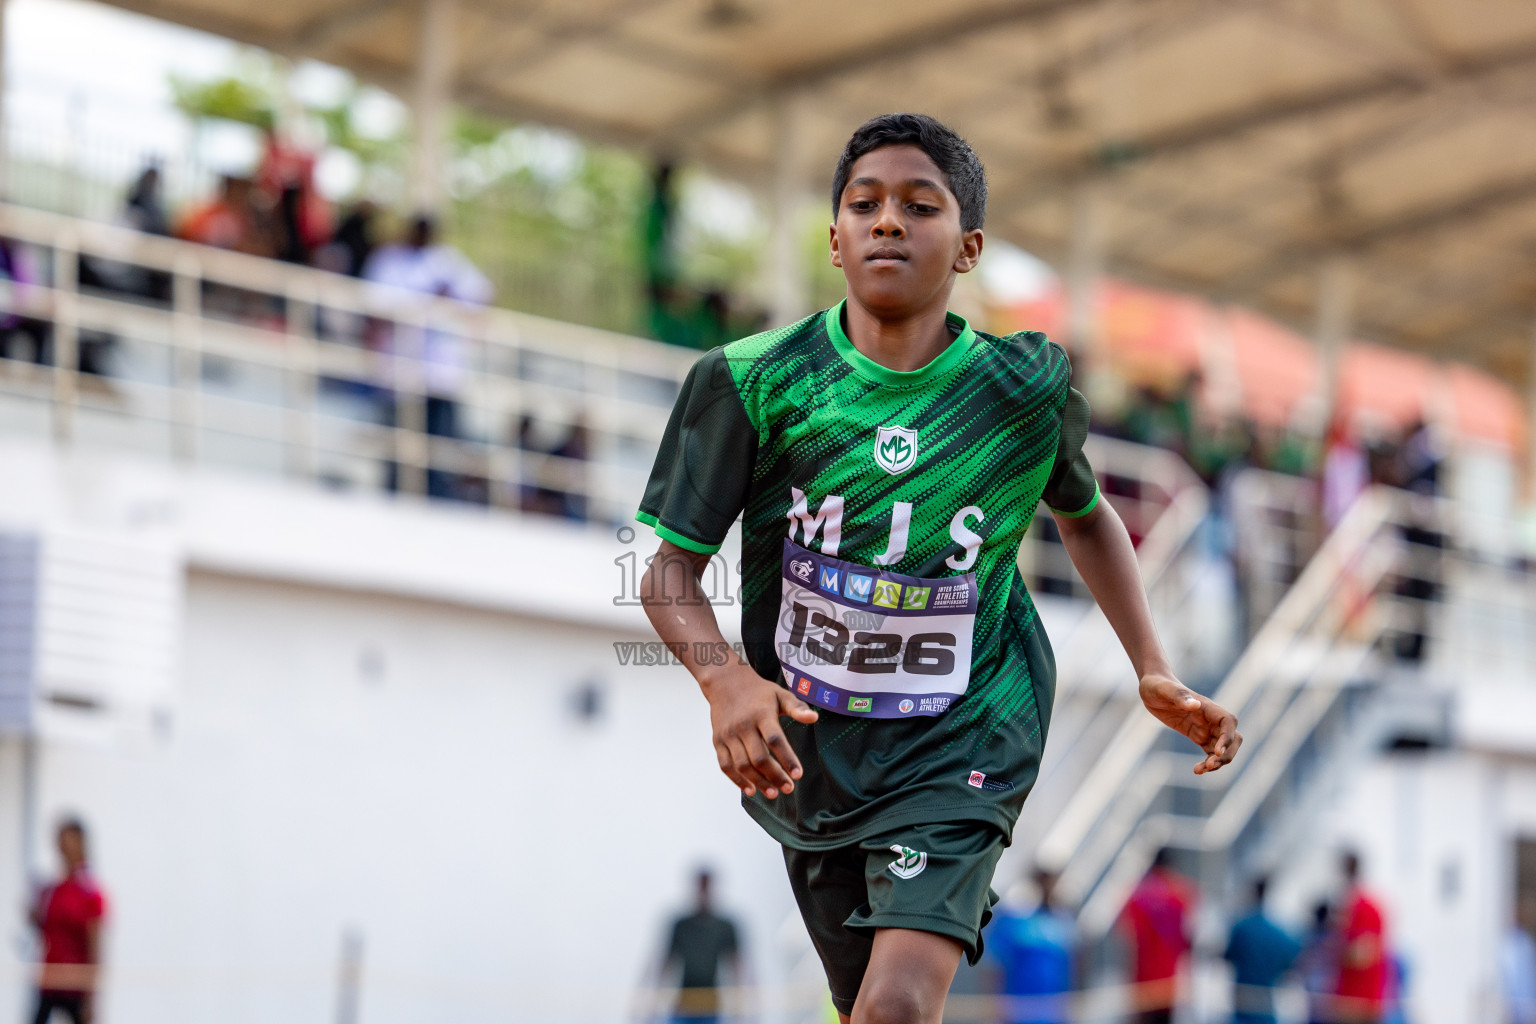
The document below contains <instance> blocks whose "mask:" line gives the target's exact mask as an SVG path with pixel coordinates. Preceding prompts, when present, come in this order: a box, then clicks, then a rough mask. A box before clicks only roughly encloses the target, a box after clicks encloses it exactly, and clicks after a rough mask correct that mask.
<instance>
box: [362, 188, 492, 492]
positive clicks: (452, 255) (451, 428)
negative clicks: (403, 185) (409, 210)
mask: <svg viewBox="0 0 1536 1024" xmlns="http://www.w3.org/2000/svg"><path fill="white" fill-rule="evenodd" d="M436 236H437V226H436V223H435V222H434V221H433V220H432V218H431V217H427V216H418V217H417V218H416V219H415V220H413V221H412V222H411V225H410V229H409V230H408V231H407V233H406V236H405V238H404V239H403V240H402V241H400V242H395V243H391V244H389V245H384V246H381V247H379V248H378V249H376V250H375V251H374V252H373V254H372V255H371V256H370V257H369V258H368V261H367V263H366V264H365V265H364V267H363V277H364V278H366V279H367V280H369V281H371V282H373V283H374V284H376V285H381V286H384V287H383V288H382V289H381V290H380V293H379V297H378V300H379V302H380V303H381V304H384V305H393V306H397V307H398V306H401V305H402V303H401V301H400V299H401V296H400V292H401V291H409V292H417V293H420V294H422V295H432V296H438V297H441V298H449V299H457V300H458V301H460V302H469V303H474V304H476V305H484V304H485V303H487V302H490V301H491V292H492V289H491V282H490V280H489V279H488V278H487V277H486V276H485V275H484V274H482V273H481V272H480V270H479V268H477V267H476V266H475V265H474V264H473V263H471V262H470V261H469V259H468V258H467V257H466V256H465V255H464V254H463V253H461V252H459V250H457V249H455V248H453V247H452V246H449V245H442V244H439V243H438V242H437V237H436ZM377 344H378V347H379V348H381V349H382V350H384V351H387V352H390V353H392V354H395V355H402V356H407V357H409V358H412V359H415V360H417V361H419V362H420V363H421V368H422V374H421V376H422V383H423V386H424V387H425V389H426V430H427V433H428V434H431V435H432V436H434V437H447V438H457V437H459V436H460V424H459V411H458V399H459V392H460V390H461V389H462V388H463V385H464V378H465V374H466V373H467V371H468V353H467V351H466V348H465V341H464V339H463V338H462V337H460V336H459V335H457V334H455V333H453V332H452V331H445V330H442V329H439V328H427V329H426V330H422V329H420V328H416V327H411V326H408V325H405V324H397V325H395V326H394V329H393V331H391V332H390V333H388V334H386V335H383V336H381V337H379V338H378V339H377ZM396 405H397V408H396V409H395V411H394V419H393V422H395V423H400V422H401V417H400V416H399V409H398V399H397V401H396ZM470 485H471V482H470V481H468V480H466V479H465V478H463V477H461V476H459V475H458V474H454V473H450V472H447V471H445V470H440V469H429V470H428V471H427V493H428V494H429V495H431V496H433V497H437V498H457V497H462V496H464V493H465V491H466V488H467V487H469V486H470Z"/></svg>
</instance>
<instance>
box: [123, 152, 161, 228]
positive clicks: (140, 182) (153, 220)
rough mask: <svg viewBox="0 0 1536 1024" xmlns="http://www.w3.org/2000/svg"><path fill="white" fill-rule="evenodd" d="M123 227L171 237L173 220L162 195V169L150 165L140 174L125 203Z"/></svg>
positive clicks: (129, 190)
mask: <svg viewBox="0 0 1536 1024" xmlns="http://www.w3.org/2000/svg"><path fill="white" fill-rule="evenodd" d="M122 222H123V226H124V227H127V228H132V229H133V230H134V231H142V232H144V233H145V234H148V235H169V234H170V233H171V220H170V218H169V217H167V216H166V213H165V200H164V199H163V198H162V197H161V195H160V168H159V166H158V165H156V164H150V165H149V166H148V167H146V168H144V170H142V171H140V172H139V176H138V178H137V179H135V180H134V183H133V186H132V187H131V188H129V189H128V196H127V198H126V199H125V200H124V201H123V216H122Z"/></svg>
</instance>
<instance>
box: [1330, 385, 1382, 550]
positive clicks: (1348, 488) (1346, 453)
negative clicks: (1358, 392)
mask: <svg viewBox="0 0 1536 1024" xmlns="http://www.w3.org/2000/svg"><path fill="white" fill-rule="evenodd" d="M1370 482H1371V474H1370V465H1369V463H1368V462H1367V459H1366V453H1365V449H1364V447H1362V446H1361V444H1360V442H1359V441H1358V440H1356V438H1355V436H1354V433H1353V431H1351V430H1350V429H1349V423H1348V421H1347V419H1346V417H1345V416H1344V415H1343V414H1342V413H1339V414H1337V415H1335V416H1334V418H1333V421H1332V422H1331V423H1330V424H1329V425H1328V438H1327V440H1326V441H1325V442H1324V452H1323V521H1324V522H1325V523H1326V524H1327V526H1328V529H1330V530H1332V529H1333V528H1334V527H1335V526H1338V525H1339V520H1340V519H1343V518H1344V513H1346V512H1348V511H1349V508H1350V506H1351V505H1353V504H1354V503H1355V499H1356V498H1358V497H1360V495H1362V494H1364V493H1365V489H1366V487H1368V486H1369V485H1370Z"/></svg>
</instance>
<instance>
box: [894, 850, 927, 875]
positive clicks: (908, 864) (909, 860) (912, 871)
mask: <svg viewBox="0 0 1536 1024" xmlns="http://www.w3.org/2000/svg"><path fill="white" fill-rule="evenodd" d="M891 852H892V853H894V854H896V859H895V860H893V861H891V874H893V875H895V876H896V877H897V878H916V877H917V876H918V875H920V874H922V873H923V868H925V867H927V866H928V855H927V854H926V853H921V852H919V851H917V850H914V849H912V848H911V847H910V846H893V847H891Z"/></svg>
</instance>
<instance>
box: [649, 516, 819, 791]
mask: <svg viewBox="0 0 1536 1024" xmlns="http://www.w3.org/2000/svg"><path fill="white" fill-rule="evenodd" d="M709 559H710V556H709V555H702V554H696V553H694V552H692V551H686V550H684V549H683V548H680V547H678V546H677V545H675V544H673V543H672V542H671V541H667V540H664V541H662V542H661V547H660V548H658V549H657V551H656V557H655V558H654V559H653V560H652V561H651V565H650V567H649V568H647V569H646V570H645V578H644V580H643V581H642V582H641V586H640V594H641V597H640V603H641V604H642V605H643V606H644V607H645V614H646V617H647V618H649V619H650V620H651V626H652V627H654V628H655V630H656V635H657V636H659V637H661V639H662V641H663V642H664V643H665V644H667V646H668V647H670V648H671V649H672V650H673V651H675V652H676V653H677V655H678V657H679V658H680V659H681V660H682V662H683V665H684V666H686V667H687V669H688V671H689V672H691V673H693V678H694V679H695V680H697V681H698V684H699V689H700V690H702V691H703V692H704V698H705V699H706V700H708V701H709V721H710V727H711V733H712V736H711V739H712V740H713V742H714V745H715V756H716V758H717V759H718V760H719V762H720V770H721V771H722V772H724V773H725V775H726V777H727V778H729V779H730V780H731V781H732V782H734V783H735V784H736V786H737V788H739V789H740V790H741V792H742V795H743V796H751V795H753V793H755V792H757V791H758V790H762V792H763V795H764V796H766V797H767V798H768V799H770V800H772V799H775V798H776V797H777V796H778V795H779V794H780V793H790V792H793V791H794V788H795V782H794V780H795V779H798V778H800V776H801V775H802V774H804V772H803V771H802V769H801V767H800V759H799V758H797V757H796V756H795V751H794V749H793V748H792V747H791V746H790V745H789V739H788V738H787V737H786V736H785V735H784V730H783V728H782V727H781V726H780V725H779V716H780V715H788V716H790V717H791V718H793V719H794V720H795V721H797V722H802V723H805V724H807V725H809V724H810V723H812V722H814V721H816V718H817V714H816V710H815V709H814V708H812V707H811V706H810V705H809V704H806V703H805V702H804V701H802V700H800V699H799V698H798V697H796V696H795V695H794V694H792V693H790V692H789V691H788V690H786V689H785V688H784V687H782V686H780V685H778V684H777V683H775V682H772V681H771V680H767V679H764V678H763V677H762V676H760V675H758V674H757V673H756V672H754V671H753V670H752V667H751V666H750V665H748V664H747V663H746V662H745V661H743V660H741V659H740V658H734V657H733V658H726V659H723V660H724V661H725V662H726V664H724V665H714V664H705V663H704V661H703V660H701V659H700V658H699V656H698V655H699V652H701V651H709V650H723V649H726V642H725V637H724V636H722V635H721V633H720V624H719V622H717V621H716V619H715V610H714V608H713V607H711V606H710V603H709V601H708V600H707V599H705V598H704V597H703V595H702V593H701V592H700V590H699V587H698V585H697V582H698V579H699V577H700V576H702V575H703V573H704V569H705V567H706V566H707V565H708V564H709ZM675 560H681V561H682V563H683V565H684V566H685V567H686V569H687V571H686V572H685V573H683V572H676V571H673V572H667V571H666V568H667V566H668V565H669V564H671V563H672V562H673V561H675ZM709 660H712V661H714V660H722V659H709Z"/></svg>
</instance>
